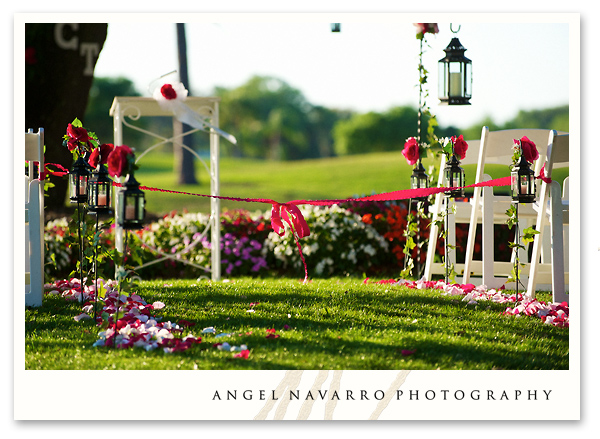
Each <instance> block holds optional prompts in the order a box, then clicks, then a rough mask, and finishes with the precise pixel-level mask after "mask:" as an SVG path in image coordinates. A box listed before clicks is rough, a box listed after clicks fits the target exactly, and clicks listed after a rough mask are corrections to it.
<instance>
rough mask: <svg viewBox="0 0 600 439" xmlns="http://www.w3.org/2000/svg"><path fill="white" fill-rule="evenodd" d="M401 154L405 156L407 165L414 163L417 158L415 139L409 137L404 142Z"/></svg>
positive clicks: (417, 147)
mask: <svg viewBox="0 0 600 439" xmlns="http://www.w3.org/2000/svg"><path fill="white" fill-rule="evenodd" d="M402 155H403V156H404V157H405V158H406V161H407V162H408V164H409V165H414V164H415V163H417V160H419V145H418V144H417V139H415V138H414V137H409V138H408V139H407V140H406V143H405V144H404V149H403V150H402Z"/></svg>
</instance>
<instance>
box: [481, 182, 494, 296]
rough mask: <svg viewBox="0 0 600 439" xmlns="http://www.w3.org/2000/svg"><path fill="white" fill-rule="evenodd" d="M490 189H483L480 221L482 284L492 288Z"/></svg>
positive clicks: (492, 240) (492, 210)
mask: <svg viewBox="0 0 600 439" xmlns="http://www.w3.org/2000/svg"><path fill="white" fill-rule="evenodd" d="M492 196H493V192H492V188H491V187H485V188H483V199H482V203H483V209H482V211H483V214H482V221H481V223H482V224H481V259H482V272H483V273H482V282H483V285H486V286H487V287H488V288H494V206H493V204H492Z"/></svg>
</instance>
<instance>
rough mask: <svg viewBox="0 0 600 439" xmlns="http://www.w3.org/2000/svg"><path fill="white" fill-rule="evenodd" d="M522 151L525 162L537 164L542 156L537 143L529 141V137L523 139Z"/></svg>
mask: <svg viewBox="0 0 600 439" xmlns="http://www.w3.org/2000/svg"><path fill="white" fill-rule="evenodd" d="M521 151H522V152H523V156H524V157H525V160H527V161H528V162H529V163H533V162H535V161H536V160H537V159H538V158H539V156H540V154H539V152H538V150H537V147H536V146H535V143H533V142H532V141H531V140H529V139H528V138H527V136H523V137H522V138H521Z"/></svg>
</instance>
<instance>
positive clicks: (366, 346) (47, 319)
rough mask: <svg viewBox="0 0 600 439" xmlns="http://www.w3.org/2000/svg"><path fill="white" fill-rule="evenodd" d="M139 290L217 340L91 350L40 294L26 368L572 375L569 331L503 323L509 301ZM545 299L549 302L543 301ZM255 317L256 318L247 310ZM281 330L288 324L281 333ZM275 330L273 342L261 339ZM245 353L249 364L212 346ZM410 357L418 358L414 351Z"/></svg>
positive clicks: (264, 284) (166, 316) (375, 292)
mask: <svg viewBox="0 0 600 439" xmlns="http://www.w3.org/2000/svg"><path fill="white" fill-rule="evenodd" d="M137 291H138V293H139V294H140V296H141V297H142V298H144V299H145V300H146V302H148V303H153V302H154V301H161V302H163V303H164V304H165V305H166V307H165V308H164V309H162V310H156V311H153V313H154V315H156V316H157V317H162V319H163V321H171V322H174V323H176V322H178V321H180V320H182V319H183V320H187V321H189V322H193V323H194V324H195V326H192V327H191V328H189V332H188V331H187V330H186V332H184V333H183V335H184V336H185V335H187V334H188V333H192V334H193V335H195V336H196V337H198V336H201V335H202V334H201V332H202V330H203V328H206V327H211V326H212V327H214V328H215V330H216V334H219V333H229V334H232V335H231V336H229V337H224V338H216V337H215V335H214V334H205V335H202V337H203V339H202V342H201V343H199V344H196V345H194V346H193V347H192V348H190V349H189V350H187V351H184V352H176V353H170V354H166V353H164V352H162V351H160V350H155V351H150V352H146V351H145V350H143V349H141V348H132V349H126V350H122V349H114V348H109V347H93V344H94V342H95V341H96V340H97V339H98V332H99V329H98V328H97V327H96V326H95V325H94V323H93V322H92V321H91V320H83V321H80V322H76V321H75V320H74V317H75V316H76V315H78V314H80V313H81V306H80V305H79V304H78V303H73V302H67V301H66V300H65V299H64V298H62V297H60V296H46V298H45V302H44V305H43V306H42V307H41V308H38V309H31V310H26V319H25V320H26V323H25V326H26V339H25V343H26V368H27V369H85V370H99V369H121V370H123V369H152V370H167V369H213V370H224V369H238V370H242V369H252V370H264V369H301V370H315V369H333V370H375V369H389V370H398V369H409V370H417V369H424V370H435V369H438V368H439V369H442V370H459V369H462V370H465V369H467V370H469V369H479V370H496V369H516V370H525V369H538V370H539V369H568V367H569V330H568V329H567V328H559V327H554V326H551V325H545V324H543V323H542V322H541V321H540V320H539V319H538V318H534V317H519V318H517V317H511V316H505V315H502V312H503V311H504V310H505V309H506V307H507V305H506V304H496V303H492V302H487V301H486V302H479V303H478V304H477V305H467V304H466V302H463V301H462V300H461V297H460V296H443V295H442V294H441V293H440V291H439V290H414V289H409V288H407V287H403V286H394V285H389V284H387V285H386V284H381V285H380V284H364V283H363V281H362V279H358V278H336V279H329V280H315V281H312V282H310V283H308V284H306V285H305V284H302V283H301V282H299V281H298V280H297V279H236V280H233V281H231V282H206V281H204V282H196V281H193V280H167V281H153V282H150V281H144V282H142V283H141V285H140V287H139V289H137ZM539 299H540V300H549V297H544V296H542V297H540V298H539ZM248 310H253V311H254V312H248ZM286 325H287V326H286ZM270 329H275V331H276V332H275V334H276V335H279V337H278V338H267V335H268V332H267V330H270ZM223 341H227V342H228V343H229V344H231V345H236V346H240V345H242V344H245V345H247V347H248V349H249V350H250V355H249V358H248V359H241V358H233V354H232V353H230V352H223V351H220V350H218V349H217V348H215V347H214V346H213V345H214V344H215V343H218V342H223ZM403 351H404V354H406V351H414V353H412V354H411V355H403Z"/></svg>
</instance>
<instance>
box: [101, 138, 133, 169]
mask: <svg viewBox="0 0 600 439" xmlns="http://www.w3.org/2000/svg"><path fill="white" fill-rule="evenodd" d="M129 156H133V151H132V149H131V148H130V147H128V146H127V145H120V146H115V147H114V149H113V150H112V152H111V153H110V154H109V155H108V160H107V164H108V174H109V175H111V176H112V177H122V176H123V175H126V174H127V173H129Z"/></svg>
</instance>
